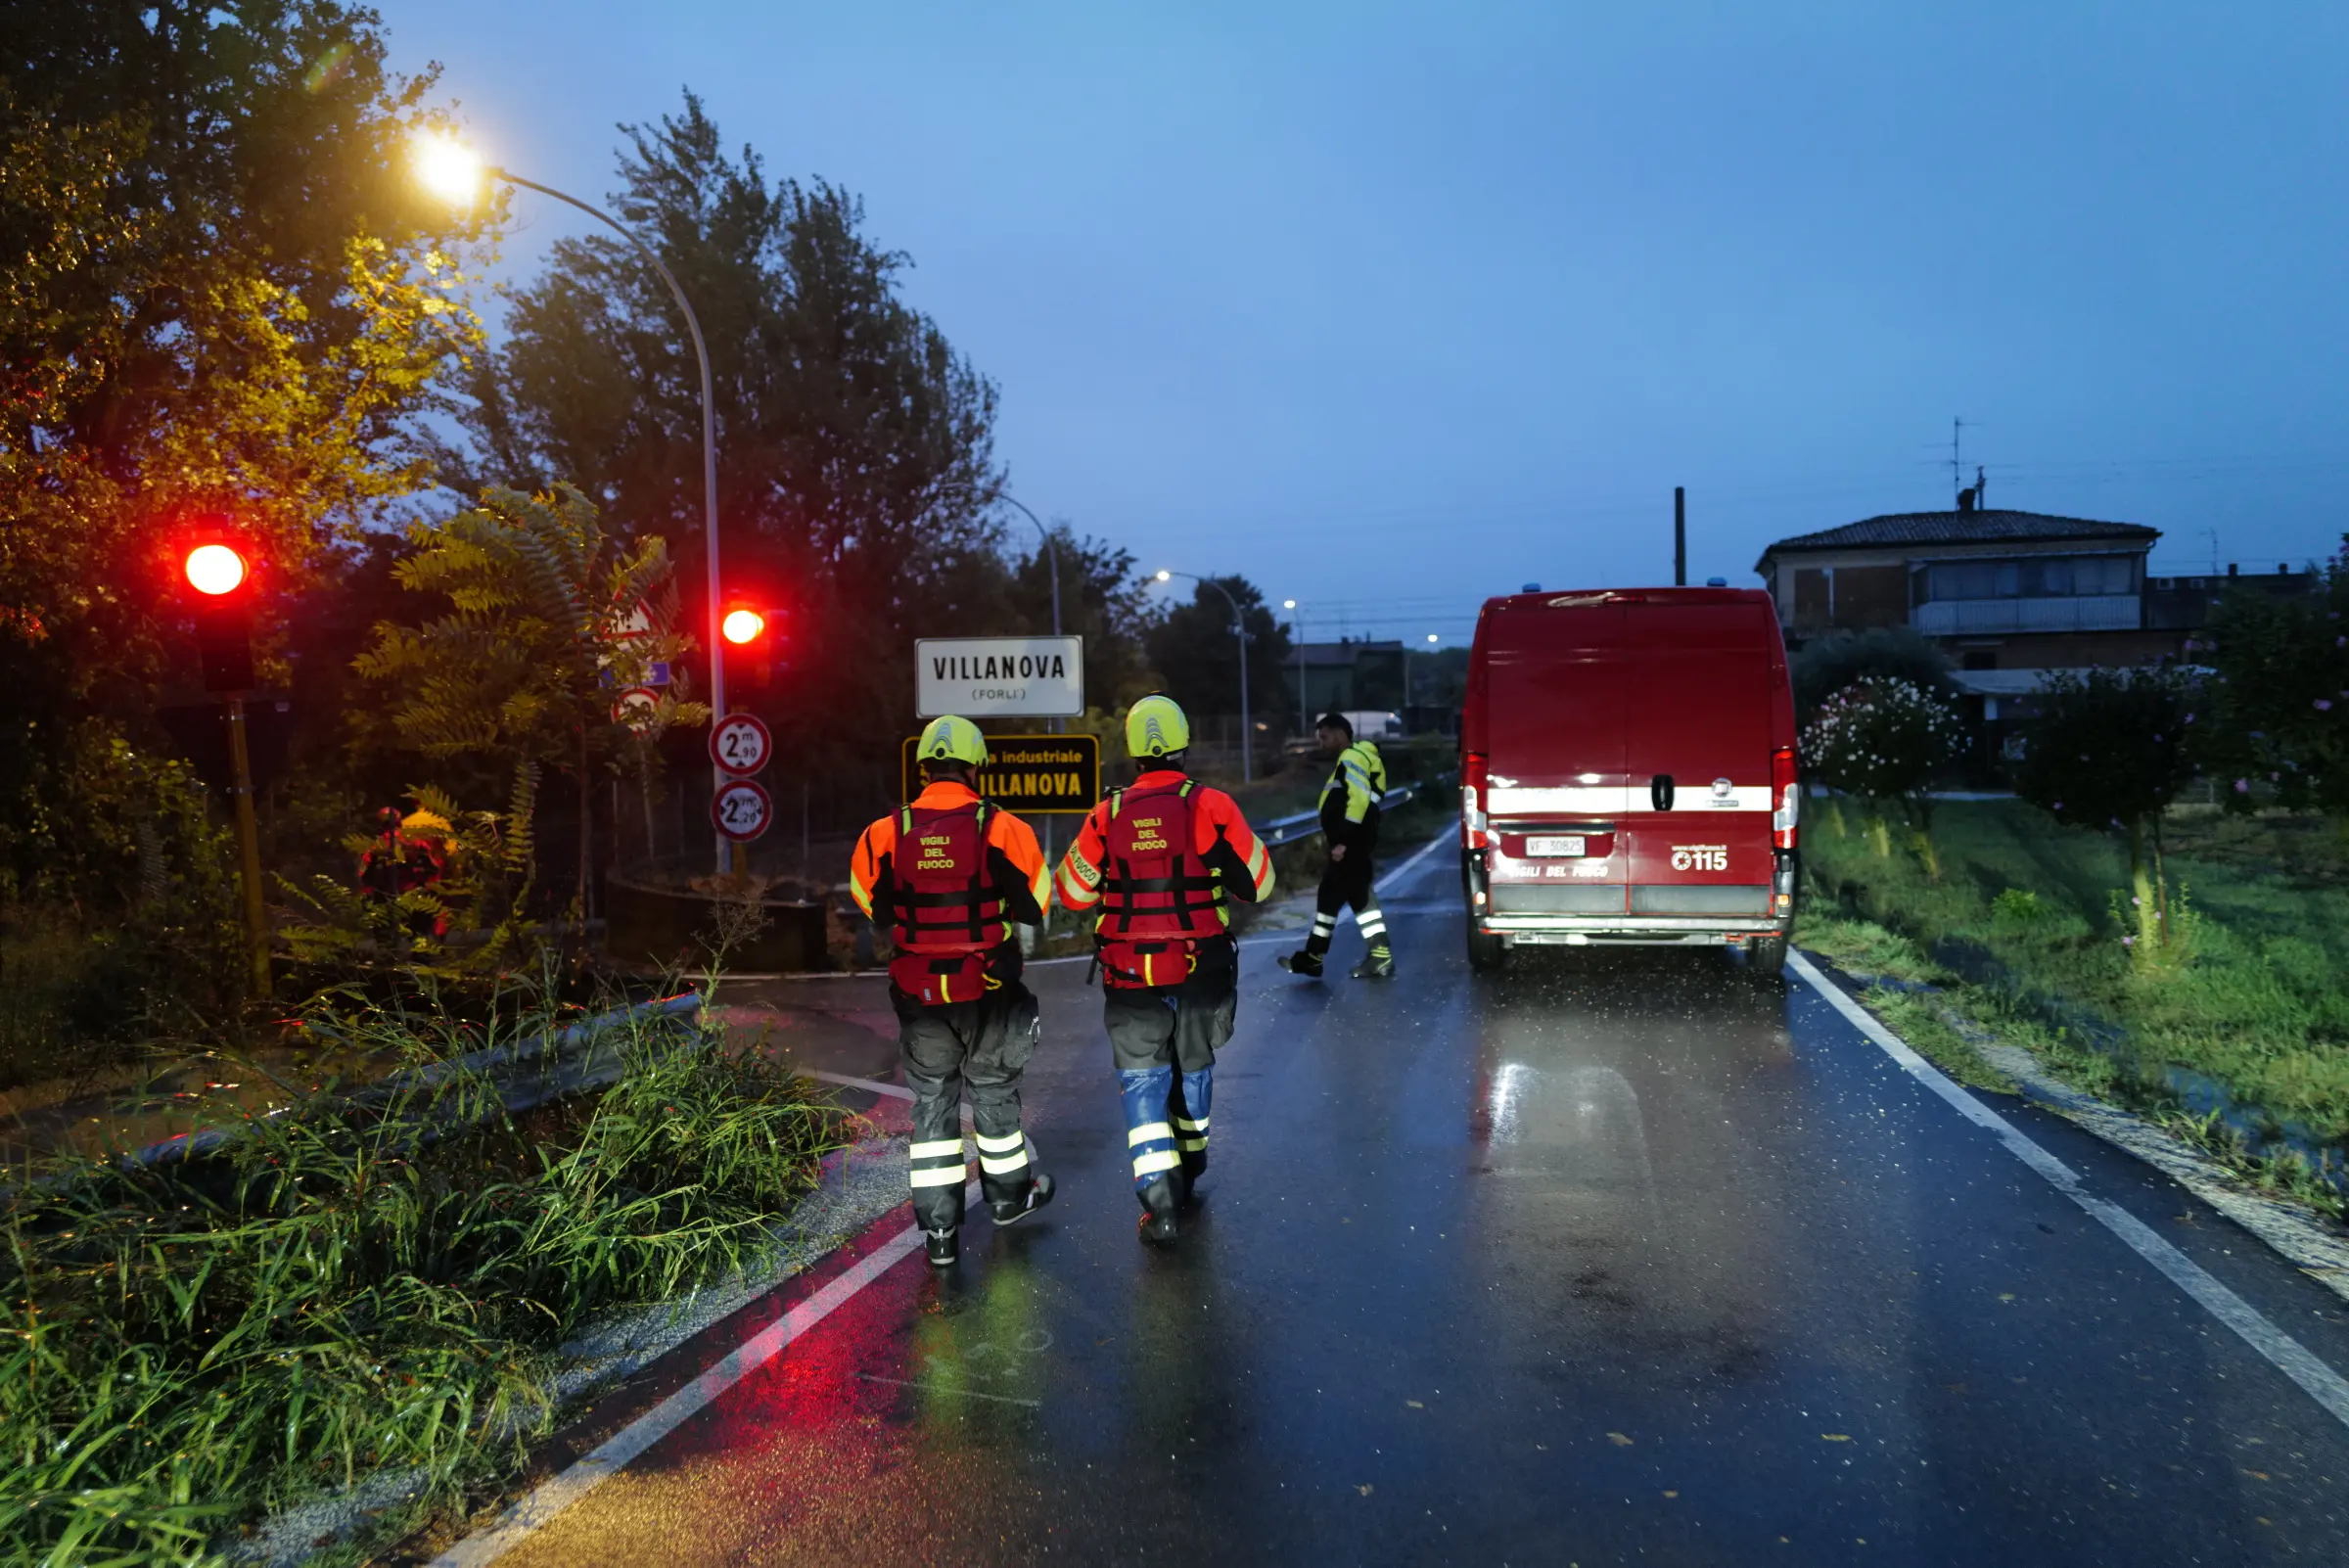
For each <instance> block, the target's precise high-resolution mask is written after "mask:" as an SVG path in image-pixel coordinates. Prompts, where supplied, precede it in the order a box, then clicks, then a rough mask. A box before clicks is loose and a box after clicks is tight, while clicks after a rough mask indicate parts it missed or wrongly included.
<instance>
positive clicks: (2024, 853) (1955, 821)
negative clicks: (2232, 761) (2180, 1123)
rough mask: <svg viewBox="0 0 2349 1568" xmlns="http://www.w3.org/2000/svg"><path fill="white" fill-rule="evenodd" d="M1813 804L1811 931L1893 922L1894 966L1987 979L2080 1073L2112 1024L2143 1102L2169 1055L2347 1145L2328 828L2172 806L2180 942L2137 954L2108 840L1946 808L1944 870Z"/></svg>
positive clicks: (1937, 834) (2334, 867)
mask: <svg viewBox="0 0 2349 1568" xmlns="http://www.w3.org/2000/svg"><path fill="white" fill-rule="evenodd" d="M1815 804H1818V805H1822V806H1825V807H1827V808H1826V809H1821V810H1815V811H1814V812H1813V813H1812V814H1811V819H1810V821H1809V823H1808V824H1807V825H1806V828H1805V834H1804V848H1805V855H1806V860H1807V862H1808V864H1809V867H1810V869H1811V872H1812V874H1813V877H1814V880H1815V889H1816V890H1817V891H1818V892H1820V893H1823V894H1824V895H1825V898H1823V899H1815V901H1814V908H1815V909H1817V910H1819V914H1818V915H1817V916H1814V917H1810V918H1807V919H1806V922H1805V926H1804V932H1803V940H1804V941H1806V942H1814V941H1825V942H1828V943H1830V944H1836V943H1839V944H1842V945H1844V946H1846V947H1847V948H1848V947H1850V946H1852V945H1854V944H1855V943H1858V942H1859V941H1860V940H1861V939H1859V938H1857V937H1855V936H1854V935H1853V934H1852V933H1851V932H1850V931H1848V930H1843V931H1840V932H1839V931H1838V927H1839V925H1841V926H1849V925H1850V924H1852V923H1853V921H1854V920H1857V921H1859V922H1865V923H1869V924H1873V925H1877V926H1880V927H1884V928H1888V930H1889V932H1892V933H1897V934H1899V935H1900V936H1901V937H1903V938H1906V939H1908V946H1907V949H1906V950H1907V951H1908V953H1910V954H1911V955H1912V957H1911V965H1912V972H1910V973H1899V974H1896V978H1918V979H1924V978H1930V977H1929V976H1928V975H1926V974H1925V973H1924V972H1923V966H1926V965H1928V964H1930V962H1931V958H1930V957H1929V955H1938V956H1939V957H1940V958H1941V959H1942V960H1943V961H1942V964H1941V965H1940V966H1939V967H1944V968H1947V967H1959V968H1967V969H1970V970H1972V971H1973V972H1972V973H1971V974H1970V975H1969V978H1972V979H1975V980H1979V981H1984V982H1986V984H1984V985H1982V986H1979V987H1974V988H1968V990H1969V992H1972V991H1979V992H1982V993H1983V995H1985V996H1990V995H1994V994H1995V995H1997V996H1998V997H2000V998H2001V999H2000V1001H1999V1005H2000V1006H2001V1007H2002V1008H2003V1009H2004V1011H2005V1012H2006V1013H2007V1014H2008V1015H2009V1020H2008V1021H2009V1022H2016V1023H2019V1022H2022V1021H2026V1020H2029V1021H2034V1022H2035V1023H2036V1025H2037V1026H2038V1027H2041V1028H2042V1029H2043V1031H2044V1032H2046V1033H2047V1034H2048V1035H2049V1038H2050V1040H2051V1041H2053V1042H2056V1043H2058V1044H2061V1045H2063V1046H2064V1048H2065V1050H2066V1051H2067V1054H2071V1055H2073V1056H2074V1057H2075V1058H2076V1065H2084V1064H2085V1063H2087V1062H2088V1061H2089V1060H2091V1059H2092V1058H2095V1057H2096V1055H2097V1053H2096V1052H2090V1051H2085V1050H2083V1049H2082V1045H2083V1040H2082V1037H2083V1035H2084V1034H2087V1033H2093V1031H2094V1030H2095V1028H2096V1026H2097V1024H2098V1023H2099V1022H2103V1023H2107V1024H2109V1025H2111V1026H2117V1028H2118V1029H2119V1030H2120V1031H2122V1032H2124V1033H2125V1037H2126V1046H2127V1050H2126V1055H2127V1056H2128V1057H2129V1058H2132V1060H2129V1061H2126V1062H2124V1063H2122V1064H2121V1065H2120V1066H2119V1067H2115V1068H2112V1069H2110V1071H2112V1072H2117V1073H2119V1074H2120V1075H2121V1077H2122V1078H2124V1079H2135V1080H2138V1081H2139V1082H2137V1083H2135V1084H2129V1085H2127V1086H2128V1087H2129V1088H2130V1089H2131V1090H2132V1092H2133V1093H2135V1094H2137V1095H2138V1096H2139V1097H2141V1098H2144V1099H2147V1100H2149V1101H2154V1102H2158V1101H2159V1100H2160V1099H2161V1098H2162V1097H2163V1093H2164V1091H2163V1090H2161V1089H2160V1087H2159V1080H2160V1078H2161V1075H2162V1070H2163V1069H2164V1068H2168V1067H2179V1068H2184V1069H2186V1070H2188V1071H2189V1072H2194V1073H2199V1074H2202V1075H2204V1076H2205V1077H2207V1078H2209V1079H2211V1080H2213V1081H2214V1082H2216V1083H2217V1084H2220V1085H2222V1086H2223V1087H2224V1088H2225V1089H2226V1090H2227V1091H2228V1093H2229V1094H2230V1095H2231V1096H2232V1097H2233V1098H2234V1100H2235V1101H2236V1102H2238V1103H2239V1104H2241V1105H2242V1106H2244V1107H2245V1108H2247V1109H2250V1110H2252V1111H2254V1112H2255V1113H2257V1114H2260V1115H2262V1116H2264V1117H2266V1118H2267V1119H2269V1120H2270V1121H2271V1122H2274V1123H2278V1124H2281V1123H2285V1122H2290V1123H2295V1124H2298V1125H2300V1126H2301V1127H2304V1128H2306V1129H2307V1130H2309V1131H2310V1132H2311V1133H2313V1134H2314V1135H2315V1136H2316V1137H2317V1138H2318V1139H2320V1140H2322V1141H2324V1142H2326V1143H2332V1144H2339V1143H2341V1142H2342V1141H2343V1140H2344V1139H2349V856H2344V854H2343V853H2342V850H2341V846H2340V840H2339V836H2338V835H2337V834H2335V833H2334V832H2333V831H2332V830H2331V829H2329V828H2328V827H2326V825H2325V824H2322V823H2311V822H2304V821H2295V820H2290V819H2280V818H2271V819H2259V820H2250V821H2246V820H2241V819H2235V818H2225V817H2220V816H2218V815H2216V814H2215V813H2210V812H2206V811H2205V812H2181V813H2176V814H2174V815H2173V817H2172V818H2171V820H2170V821H2169V822H2168V823H2167V824H2166V826H2165V837H2166V838H2167V840H2168V843H2169V853H2168V857H2167V863H2168V872H2169V880H2170V884H2171V886H2172V888H2173V890H2175V891H2176V892H2177V893H2178V894H2179V896H2180V897H2179V899H2178V907H2177V909H2176V910H2175V911H2174V913H2173V923H2174V926H2175V928H2176V929H2175V932H2174V940H2173V941H2172V942H2171V944H2169V945H2168V946H2167V947H2166V948H2161V949H2153V950H2139V949H2137V948H2135V947H2133V946H2132V945H2127V944H2125V943H2124V941H2123V937H2124V936H2125V935H2127V934H2129V933H2131V932H2133V931H2134V929H2135V924H2134V921H2131V920H2127V919H2125V918H2124V915H2125V913H2126V910H2127V905H2126V899H2127V894H2126V888H2127V883H2128V872H2127V865H2126V860H2125V857H2124V854H2123V852H2122V850H2121V847H2120V845H2119V844H2118V842H2117V841H2116V840H2114V839H2113V838H2111V837H2108V836H2105V835H2098V834H2092V833H2086V832H2082V831H2078V830H2074V829H2067V828H2062V827H2058V826H2057V825H2055V824H2054V823H2053V822H2052V821H2051V820H2050V819H2049V818H2048V817H2047V816H2046V815H2045V814H2043V813H2041V812H2039V811H2038V810H2036V809H2034V808H2033V807H2029V806H2027V805H2024V804H2023V803H2021V802H2019V801H1989V802H1952V803H1946V804H1944V805H1943V806H1942V807H1940V808H1939V810H1938V811H1937V812H1936V813H1935V819H1934V830H1933V841H1934V847H1935V849H1936V851H1937V853H1938V859H1939V861H1940V875H1939V877H1938V878H1936V877H1933V876H1931V875H1929V874H1928V872H1927V870H1926V868H1925V867H1924V865H1923V864H1922V863H1921V861H1920V860H1919V858H1918V857H1917V856H1916V855H1914V854H1911V853H1906V852H1905V851H1903V850H1901V849H1899V848H1897V847H1896V848H1895V850H1894V852H1893V853H1891V854H1889V855H1882V854H1879V853H1876V850H1875V846H1874V843H1873V842H1872V838H1873V836H1872V835H1871V834H1870V833H1869V832H1868V831H1867V828H1868V820H1867V818H1866V816H1865V812H1864V809H1863V808H1862V807H1859V806H1858V805H1856V804H1855V803H1852V802H1834V803H1815ZM1894 842H1895V845H1896V846H1897V845H1898V843H1899V839H1898V836H1897V835H1896V837H1895V840H1894ZM1837 913H1842V914H1844V915H1846V916H1848V917H1849V918H1847V919H1845V920H1843V921H1842V922H1838V921H1837V919H1836V918H1835V916H1836V914H1837ZM1945 944H1948V945H1946V946H1945ZM1822 950H1826V951H1829V952H1830V954H1831V955H1833V952H1834V948H1833V947H1832V946H1831V945H1830V946H1828V947H1824V948H1822ZM1966 955H1970V956H1971V957H1972V958H1973V959H1974V960H1975V962H1974V963H1972V964H1968V963H1967V962H1966V961H1965V957H1966ZM1983 959H1987V960H1989V961H1990V963H1991V964H1995V965H1996V966H1997V969H1998V971H2003V976H2002V975H2001V974H1999V973H1998V972H1996V971H1993V970H1992V969H1990V968H1989V967H1988V966H1987V965H1983V964H1981V963H1980V962H1979V961H1980V960H1983ZM1839 961H1840V960H1839ZM1877 972H1883V973H1895V971H1892V970H1888V969H1879V970H1878V971H1877ZM2002 1032H2004V1031H2003V1030H2002ZM2116 1082H2117V1081H2116ZM2081 1086H2082V1087H2084V1088H2088V1087H2093V1085H2090V1084H2082V1085H2081Z"/></svg>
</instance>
